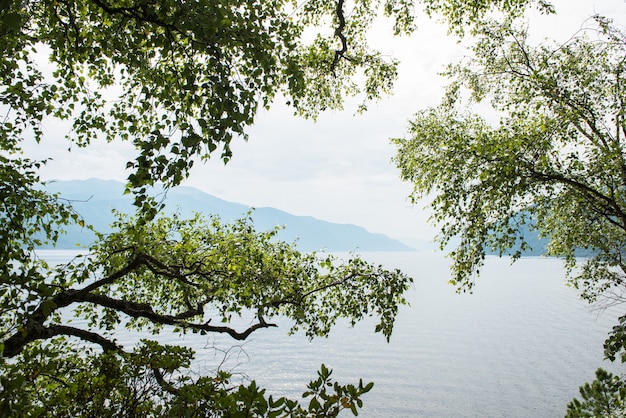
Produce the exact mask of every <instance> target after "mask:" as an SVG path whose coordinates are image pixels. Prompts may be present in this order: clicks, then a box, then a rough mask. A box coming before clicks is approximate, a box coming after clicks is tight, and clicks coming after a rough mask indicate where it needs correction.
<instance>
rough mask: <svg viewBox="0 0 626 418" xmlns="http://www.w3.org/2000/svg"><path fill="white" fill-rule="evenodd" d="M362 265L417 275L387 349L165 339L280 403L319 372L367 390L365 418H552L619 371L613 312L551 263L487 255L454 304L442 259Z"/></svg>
mask: <svg viewBox="0 0 626 418" xmlns="http://www.w3.org/2000/svg"><path fill="white" fill-rule="evenodd" d="M42 254H43V253H42ZM44 256H45V257H46V258H48V259H50V257H57V256H58V257H57V258H55V260H54V261H62V260H63V259H65V260H66V259H67V257H68V255H67V254H60V253H55V252H46V253H45V254H44ZM63 257H65V258H63ZM365 257H366V258H368V259H370V260H371V261H375V262H376V263H382V264H384V265H385V266H386V267H388V268H396V267H397V268H400V269H402V270H403V271H404V272H405V273H407V274H409V275H412V276H413V277H414V278H415V286H414V288H413V289H411V290H410V291H409V293H408V295H407V296H408V299H409V300H410V302H411V306H410V307H405V308H403V309H402V310H401V312H400V314H399V317H398V320H397V322H396V325H395V329H394V333H393V336H392V339H391V342H390V343H387V342H386V341H385V339H384V338H383V336H382V335H379V334H374V333H373V321H366V322H364V323H361V324H359V325H358V326H357V327H356V328H354V329H352V328H350V327H349V326H347V324H340V325H338V326H337V327H336V329H335V330H334V332H333V333H332V334H331V336H330V337H329V338H328V339H317V340H314V341H312V342H309V341H308V340H307V339H306V337H304V336H303V335H294V336H287V329H288V326H287V324H284V325H285V326H281V327H279V328H274V329H267V330H260V331H258V332H256V333H255V334H253V335H252V336H251V337H250V339H249V340H248V341H246V342H245V343H244V344H243V345H237V344H238V343H236V342H233V341H232V340H229V339H227V338H226V337H222V336H218V337H213V336H210V337H207V336H204V337H200V336H197V335H185V336H178V335H164V336H163V337H164V340H163V341H164V342H168V343H183V344H189V345H191V346H193V347H194V348H195V349H196V350H197V355H196V357H197V361H196V364H195V366H194V367H195V368H196V369H198V370H200V371H202V370H214V369H215V368H216V367H218V366H219V365H220V362H222V361H223V360H224V359H225V358H226V362H225V363H224V364H222V365H221V367H224V368H226V369H231V370H232V371H233V372H237V373H242V375H244V376H245V375H248V376H250V377H253V378H254V379H255V380H257V382H258V383H259V384H260V385H261V386H264V387H266V388H268V391H269V392H270V393H274V394H277V395H289V396H299V395H300V394H301V393H302V392H303V391H304V390H305V385H306V383H307V382H308V381H309V380H311V379H313V378H314V377H315V376H316V371H317V370H318V369H319V365H320V364H321V363H325V364H326V365H327V366H329V367H330V368H332V369H333V370H334V376H335V377H336V378H338V379H339V380H340V381H341V382H343V383H351V382H354V383H356V382H358V379H359V378H363V380H364V381H366V382H367V381H374V382H375V386H374V389H373V390H372V392H370V393H368V394H367V395H365V397H364V401H365V406H364V409H363V412H362V413H361V414H360V416H363V417H384V416H386V417H452V416H455V417H503V416H506V417H529V416H533V417H559V416H563V414H564V411H565V405H566V404H567V402H568V401H569V400H570V399H571V398H572V397H574V396H577V395H578V387H579V386H580V385H581V384H582V383H584V382H586V381H589V380H592V379H593V377H594V371H595V369H596V368H597V367H605V368H608V369H611V370H614V371H619V369H618V368H617V366H615V365H612V364H610V363H603V362H602V357H603V354H602V343H603V341H604V339H605V338H606V335H607V333H608V332H609V330H610V329H611V327H612V325H613V324H614V323H615V322H616V317H617V316H618V314H619V309H618V308H619V307H617V308H613V309H610V310H608V311H605V312H603V313H602V314H599V313H598V312H594V311H592V310H591V309H590V308H589V306H588V305H586V304H585V303H584V302H582V301H580V300H578V298H577V294H576V292H575V291H574V290H572V289H569V288H566V287H565V286H564V280H563V276H564V272H563V268H562V265H561V262H560V261H558V260H554V259H541V258H525V259H522V260H520V261H518V262H517V263H515V264H514V265H513V266H510V265H509V261H508V260H506V259H498V258H490V259H488V261H487V265H486V267H485V268H483V269H482V272H481V277H480V278H479V279H478V280H477V286H476V288H475V291H474V294H472V295H467V294H461V295H459V294H456V293H455V289H454V288H453V287H452V286H450V285H448V284H446V282H447V279H448V276H449V273H448V270H447V261H446V260H445V259H443V257H442V256H441V255H440V254H432V253H406V252H403V253H371V254H366V255H365ZM51 261H53V260H51ZM135 340H136V336H134V335H129V334H123V335H120V336H119V338H118V341H120V342H123V343H127V344H130V343H131V342H132V341H135Z"/></svg>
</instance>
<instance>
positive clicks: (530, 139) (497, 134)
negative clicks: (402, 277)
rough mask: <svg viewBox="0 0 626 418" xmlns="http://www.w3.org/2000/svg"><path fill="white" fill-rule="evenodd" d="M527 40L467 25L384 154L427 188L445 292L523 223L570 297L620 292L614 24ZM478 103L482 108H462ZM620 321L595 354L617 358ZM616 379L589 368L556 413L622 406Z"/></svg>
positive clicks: (625, 204)
mask: <svg viewBox="0 0 626 418" xmlns="http://www.w3.org/2000/svg"><path fill="white" fill-rule="evenodd" d="M527 39H528V34H527V32H526V31H525V30H522V29H518V28H516V27H515V26H514V25H512V24H511V23H508V24H505V25H502V24H498V23H495V22H494V23H492V24H486V25H484V26H483V27H481V28H480V31H479V41H478V42H477V44H476V46H475V47H474V50H473V52H474V56H473V57H472V58H469V59H468V60H467V61H464V62H461V63H458V64H456V65H451V66H449V68H448V69H447V75H448V76H449V77H451V78H452V83H451V85H450V86H449V88H448V91H447V94H446V96H445V99H444V101H443V103H442V104H441V105H440V106H439V107H437V108H432V109H426V110H424V111H421V112H420V113H418V114H417V115H416V116H415V117H414V119H413V121H412V122H411V126H410V131H409V137H408V138H404V139H396V140H394V142H395V144H396V145H397V155H396V158H395V162H396V164H397V165H398V167H399V168H400V170H401V176H402V178H403V179H404V180H406V181H410V182H411V183H413V185H414V190H413V194H412V198H413V199H415V200H417V199H419V198H422V197H426V196H428V197H429V198H431V199H432V200H431V207H432V209H433V213H434V215H433V220H434V221H435V222H437V223H438V224H440V226H441V235H440V236H439V242H440V243H441V246H442V247H443V246H445V245H447V244H453V245H454V246H455V248H454V249H453V250H452V252H451V253H450V256H451V258H452V260H453V264H452V279H451V282H452V283H454V284H455V285H457V287H458V289H459V291H467V290H471V289H472V286H473V284H474V278H475V277H476V275H477V274H478V272H479V269H480V267H481V266H482V264H483V262H484V259H485V253H486V251H487V250H489V251H495V252H496V253H498V254H500V255H503V254H504V253H507V252H510V251H512V252H513V258H514V259H516V258H518V257H520V256H521V254H522V253H523V251H525V250H527V249H528V247H529V244H528V242H527V241H526V239H527V236H525V231H527V230H529V229H530V230H531V231H534V232H535V233H537V234H539V235H541V236H544V237H547V238H549V245H548V247H547V254H548V255H553V256H559V257H563V258H564V260H565V264H566V266H567V268H568V278H569V283H570V284H571V285H572V286H573V287H575V288H577V289H579V290H580V291H581V295H582V297H583V298H584V299H586V300H588V301H589V302H596V301H599V300H600V301H602V300H609V301H610V302H611V303H616V302H623V301H624V297H623V295H624V283H625V279H626V264H625V263H624V255H625V251H626V122H625V117H626V101H625V100H624V98H625V97H626V90H625V83H624V79H625V77H626V34H624V33H623V32H621V31H620V30H619V29H617V28H616V26H614V25H613V24H612V22H611V21H610V20H608V19H605V18H602V17H599V16H596V17H594V18H593V19H592V20H590V21H589V22H587V26H586V27H584V28H583V29H582V30H581V31H580V32H579V33H578V34H576V36H574V37H572V38H571V39H570V40H569V41H568V42H566V43H564V44H560V45H554V44H543V45H539V46H534V47H533V46H530V45H529V44H528V41H527ZM478 102H488V103H489V104H490V105H491V113H490V114H489V115H486V116H480V115H478V114H476V113H474V112H472V111H471V109H472V106H473V105H474V104H475V103H478ZM581 251H585V254H586V255H587V256H586V257H584V258H580V257H579V256H580V254H581ZM605 298H606V299H605ZM624 321H626V317H622V318H620V325H618V326H616V327H615V328H614V329H613V332H612V333H611V335H610V337H609V339H608V340H607V341H606V343H605V356H606V357H607V358H608V359H611V360H614V359H615V358H616V356H618V355H621V359H622V361H624V359H626V357H625V355H624V353H626V338H625V336H626V333H624ZM607 388H609V389H610V391H608V389H607ZM623 388H624V382H623V381H621V379H620V378H619V377H616V376H613V375H611V374H609V373H607V372H605V371H598V374H597V380H596V381H595V382H593V384H591V385H586V386H584V387H582V388H581V395H582V396H583V399H584V401H583V402H580V401H574V402H573V403H571V404H570V405H569V407H568V408H569V409H568V414H569V416H572V417H574V416H596V415H593V414H592V415H589V414H590V412H589V411H590V410H596V411H600V410H603V408H605V407H610V409H611V410H612V411H613V412H611V413H617V414H618V415H616V416H623V412H624V404H623V397H624V389H623ZM608 392H610V393H608ZM608 398H610V399H611V401H610V402H609V403H608V404H607V403H606V402H605V400H606V399H608ZM607 405H608V406H607ZM594 414H595V412H594ZM602 415H603V416H605V415H604V413H603V414H602ZM610 416H613V415H610Z"/></svg>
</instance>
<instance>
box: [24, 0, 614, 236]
mask: <svg viewBox="0 0 626 418" xmlns="http://www.w3.org/2000/svg"><path fill="white" fill-rule="evenodd" d="M553 3H554V4H555V6H556V9H557V14H556V15H554V16H550V17H544V16H539V15H538V14H536V13H531V14H530V15H529V16H528V24H529V26H530V31H531V34H533V35H534V36H535V37H536V38H537V39H538V40H540V39H542V38H543V37H549V38H552V39H557V40H560V41H565V40H566V39H568V38H569V37H570V36H571V35H572V34H574V33H575V32H576V30H577V29H579V28H580V27H581V25H582V24H583V22H584V20H585V19H586V18H588V17H589V16H591V15H593V14H595V13H599V14H603V15H606V16H609V17H612V18H613V19H614V20H615V22H616V23H617V24H618V25H621V26H626V0H598V1H592V0H559V1H554V2H553ZM417 23H418V30H417V32H416V33H415V34H414V35H412V36H411V37H403V38H392V37H390V36H388V35H387V31H386V30H384V29H381V28H379V29H377V31H376V37H375V39H372V45H373V46H377V47H378V48H379V49H380V50H381V51H382V52H383V53H384V54H387V55H389V56H392V57H394V58H397V59H399V60H400V61H401V66H400V69H399V77H398V81H397V82H396V87H395V90H394V94H393V95H392V96H389V97H386V98H384V99H382V100H381V101H379V102H378V103H376V104H371V105H370V106H369V110H368V111H367V112H366V113H364V114H360V115H357V114H355V109H356V106H357V104H358V100H349V101H348V103H347V104H346V107H345V110H343V111H332V112H327V113H324V114H322V115H321V116H320V117H319V118H318V120H317V121H316V122H313V121H310V120H304V119H302V118H298V117H295V116H293V115H292V111H291V110H289V109H288V108H286V107H284V106H282V105H280V104H276V105H275V106H274V107H273V108H272V109H271V110H270V111H263V112H261V113H260V114H259V116H258V118H257V121H256V123H255V125H254V126H252V127H251V128H250V129H249V131H248V132H249V140H248V141H247V142H245V141H243V140H237V141H235V142H234V143H233V144H232V150H233V158H232V159H231V161H230V162H229V163H228V164H227V165H224V164H223V163H222V161H221V160H220V159H219V158H218V156H215V158H211V159H210V160H208V161H207V162H206V163H204V164H200V163H197V164H196V165H195V166H194V168H193V170H192V173H191V175H190V178H189V179H188V180H187V181H186V182H185V184H184V185H186V186H191V187H195V188H198V189H200V190H202V191H205V192H207V193H210V194H212V195H215V196H217V197H219V198H222V199H224V200H228V201H232V202H238V203H242V204H245V205H248V206H251V207H266V206H271V207H275V208H277V209H281V210H284V211H286V212H289V213H292V214H294V215H307V216H313V217H316V218H318V219H323V220H326V221H330V222H337V223H351V224H356V225H359V226H362V227H364V228H366V229H367V230H369V231H370V232H377V233H383V234H385V235H387V236H389V237H392V238H395V239H398V240H400V241H402V242H404V243H407V244H409V245H412V246H415V247H417V248H422V247H425V246H427V244H428V243H431V242H432V241H433V238H434V236H435V235H436V233H437V229H436V228H435V227H434V226H433V225H431V224H429V223H428V221H427V218H428V216H429V211H428V209H427V208H426V202H418V203H416V204H411V203H410V202H409V200H408V196H409V194H410V192H411V185H410V184H408V183H404V182H402V181H401V180H400V177H399V170H398V169H397V168H396V167H395V166H394V165H393V164H392V162H391V159H392V157H393V156H394V154H395V148H394V146H393V145H392V144H391V143H390V138H394V137H402V136H404V135H405V133H406V129H407V127H408V123H409V120H410V118H411V116H412V115H413V114H415V113H416V112H418V111H419V110H420V109H424V108H427V107H430V106H436V105H437V104H438V103H439V101H440V99H441V96H442V94H443V90H444V88H445V86H446V84H447V80H446V79H445V78H443V77H441V76H439V75H438V73H439V72H440V71H442V70H443V68H444V67H445V65H446V64H447V63H451V62H455V61H457V60H459V59H460V58H462V57H463V56H464V55H466V52H465V49H464V45H463V44H459V43H457V41H456V39H455V38H452V37H449V36H447V35H446V30H447V29H446V27H445V26H444V25H442V24H439V23H437V22H436V21H434V20H430V19H427V18H426V17H423V16H422V17H420V18H419V19H418V22H417ZM389 32H390V31H389ZM44 129H46V130H47V131H48V132H50V133H51V134H50V135H48V137H47V138H45V139H44V141H42V143H40V144H38V145H33V144H26V146H25V151H26V154H27V155H28V156H31V157H33V158H45V157H50V156H52V158H53V160H52V161H50V162H49V163H48V164H47V165H46V166H45V168H44V169H43V170H42V172H41V176H42V178H43V179H45V180H50V179H59V180H69V179H87V178H92V177H96V178H102V179H114V180H119V181H124V180H125V179H126V177H127V176H128V172H126V171H125V165H126V162H127V161H128V160H129V159H130V158H132V156H134V155H135V152H134V150H133V149H132V146H131V145H130V144H128V143H113V144H106V143H98V142H95V143H93V144H92V145H91V146H89V147H87V148H86V149H76V148H73V149H72V151H71V152H67V148H68V143H67V142H65V141H64V140H63V135H62V133H65V130H64V129H63V127H61V126H55V124H54V123H48V124H47V125H44Z"/></svg>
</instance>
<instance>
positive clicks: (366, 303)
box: [0, 0, 549, 416]
mask: <svg viewBox="0 0 626 418" xmlns="http://www.w3.org/2000/svg"><path fill="white" fill-rule="evenodd" d="M416 3H420V4H422V5H423V6H424V8H425V10H426V12H427V13H429V14H433V15H434V14H440V15H441V16H442V17H443V19H444V20H445V21H447V22H448V23H449V25H450V28H451V30H452V31H455V32H457V33H462V32H463V29H464V28H465V27H471V28H472V30H475V29H476V28H478V27H480V25H481V22H482V19H483V17H484V15H485V14H487V13H489V12H494V11H495V12H499V13H503V14H504V15H507V16H519V15H520V14H521V13H522V12H523V10H524V8H525V7H526V6H528V5H532V4H538V5H539V7H541V8H543V9H544V10H549V6H547V5H546V4H544V3H543V2H542V1H533V0H515V1H509V0H507V1H500V0H485V1H474V2H471V4H470V6H471V7H468V3H467V2H458V1H453V0H423V1H422V2H416ZM414 8H415V4H414V2H412V1H408V0H385V1H374V2H371V1H364V0H356V1H354V2H351V3H346V2H345V1H344V0H310V1H307V2H303V3H297V2H293V1H283V0H263V1H261V0H250V1H237V0H217V1H214V0H211V1H207V0H197V1H193V2H181V1H174V0H164V1H154V0H74V1H72V0H53V1H35V0H5V1H2V2H0V112H1V113H2V119H1V120H0V160H2V161H1V162H2V164H1V166H0V198H1V199H0V221H1V222H0V352H1V353H2V357H0V384H1V385H2V391H1V392H0V415H9V416H11V415H13V416H15V415H18V416H19V415H34V416H36V415H46V414H48V415H54V416H76V415H101V416H186V415H187V416H231V415H235V416H248V415H259V416H285V415H289V416H334V415H336V414H338V413H339V412H340V411H341V410H344V409H349V410H351V411H352V413H354V414H356V413H357V408H360V407H361V405H362V401H361V399H360V396H361V395H362V394H364V393H366V392H368V391H369V390H370V389H371V387H372V385H371V384H363V383H362V382H360V383H359V385H347V386H342V385H339V384H335V383H334V382H333V381H332V379H331V372H330V370H328V369H327V368H325V367H322V368H321V370H320V372H319V376H318V379H317V380H315V381H313V382H311V384H310V385H309V390H308V391H307V392H306V393H305V397H308V398H310V401H309V402H308V404H307V405H301V404H300V403H298V402H296V401H291V400H288V399H284V398H280V399H272V397H271V396H270V397H267V396H266V395H265V391H264V390H263V389H260V388H258V387H257V386H256V384H254V382H252V383H251V384H249V385H248V386H243V385H241V386H237V385H236V384H234V383H233V382H232V381H231V380H230V376H229V375H228V373H226V372H223V371H222V372H220V373H218V375H216V376H201V377H198V376H195V375H192V374H190V373H188V372H189V370H188V368H189V365H190V362H191V360H192V358H193V352H192V351H191V350H189V349H187V348H184V347H177V346H167V345H162V344H160V343H159V342H157V341H151V340H143V341H142V342H141V343H140V344H137V345H135V346H133V347H123V346H121V345H120V344H119V343H118V342H117V341H116V338H115V337H116V335H117V332H118V331H119V328H120V327H122V326H124V327H126V328H130V329H131V330H148V331H151V332H153V333H156V334H158V333H159V332H163V331H174V332H183V333H184V332H199V333H204V332H218V333H226V334H228V335H230V336H232V337H233V338H235V339H244V338H246V337H247V336H248V335H250V333H252V332H255V331H256V330H259V329H261V328H266V327H270V326H273V323H272V322H271V321H272V318H274V317H276V316H287V317H289V318H291V319H292V320H293V324H294V328H293V331H295V330H296V329H302V330H304V332H306V333H307V335H309V336H311V337H312V336H318V335H321V336H323V335H327V333H328V332H329V330H330V328H331V327H332V325H333V324H334V323H335V321H336V320H337V319H338V318H348V320H350V321H351V322H353V323H354V322H355V321H358V320H360V319H361V318H363V317H364V316H369V315H375V316H377V317H378V318H379V323H378V325H377V327H376V330H377V331H380V332H382V333H383V334H384V335H385V336H386V337H387V338H389V336H390V334H391V331H392V325H393V319H394V317H395V314H396V313H397V309H398V305H399V304H402V303H404V300H403V299H402V293H403V291H404V290H406V288H407V286H408V285H409V283H410V279H409V278H407V277H405V276H404V275H403V274H401V273H400V272H397V271H395V272H390V271H386V270H384V269H382V268H381V267H379V266H378V267H377V266H374V265H370V264H368V263H365V262H364V261H362V260H361V259H359V258H358V257H355V258H353V259H352V260H347V261H346V262H338V261H336V260H333V259H331V258H328V257H321V258H320V257H319V256H317V255H315V254H307V255H305V254H301V253H299V252H297V251H296V250H295V248H294V247H293V246H291V245H287V244H284V243H278V242H276V241H275V240H273V237H274V232H272V231H270V232H265V233H263V232H262V233H258V232H255V231H254V230H253V229H252V226H251V225H250V224H249V222H248V221H247V220H241V221H239V222H235V223H234V224H232V225H222V224H221V223H220V222H219V221H218V220H215V219H212V220H209V221H205V220H202V219H200V218H196V219H191V220H183V219H178V218H177V217H173V218H160V217H158V216H157V215H158V209H159V206H158V205H157V204H155V203H154V201H152V200H151V199H149V198H148V196H147V188H148V187H149V186H152V185H155V184H157V183H160V184H162V185H163V186H164V187H165V188H166V189H167V188H169V187H173V186H176V185H178V184H179V183H181V182H182V181H183V180H184V179H185V178H186V177H187V175H188V174H189V170H190V169H191V167H192V166H193V164H194V161H197V160H198V159H206V158H209V156H211V155H214V154H215V153H219V154H220V155H221V157H222V159H223V160H224V161H228V160H229V159H230V158H231V151H230V143H231V141H232V140H234V139H235V138H237V137H243V138H245V135H246V128H247V127H249V126H250V125H251V124H252V123H253V122H254V117H255V115H256V112H257V110H258V109H259V108H260V107H269V106H270V105H271V104H272V103H273V102H274V101H276V100H278V99H282V100H285V101H286V102H287V103H288V104H289V105H291V106H292V107H293V109H294V112H295V113H296V114H299V115H302V116H305V117H315V116H316V115H317V114H318V113H319V112H321V111H323V110H325V109H338V108H341V106H342V104H343V100H344V99H345V98H346V97H348V96H360V97H361V98H362V100H363V109H364V108H365V106H366V104H367V103H368V102H369V101H371V100H375V99H377V98H378V97H380V95H382V94H385V93H388V92H389V91H390V90H391V88H392V84H393V80H394V78H395V76H396V66H397V62H396V61H394V60H391V59H389V58H388V57H385V56H383V55H382V54H381V53H380V52H378V51H375V50H372V49H371V48H370V47H369V46H368V37H367V35H368V30H369V28H370V27H371V24H372V22H373V20H374V18H375V17H376V16H377V15H378V14H379V13H382V14H385V15H387V16H391V17H392V18H393V21H394V32H395V33H396V34H400V33H410V32H411V31H412V30H413V29H414V13H415V10H414ZM58 122H65V124H62V123H58ZM49 126H69V127H68V128H67V129H68V131H67V132H50V130H48V129H45V128H46V127H49ZM51 134H56V135H58V134H65V135H66V137H67V139H68V145H69V147H70V148H71V147H73V146H79V147H86V146H89V144H91V143H92V142H94V141H98V140H103V141H109V142H112V141H117V140H122V141H130V142H132V143H133V144H134V146H135V149H136V155H135V156H133V157H131V158H130V159H129V161H128V163H127V169H128V170H129V171H130V174H129V176H128V191H129V192H130V191H132V192H134V193H135V196H136V201H135V203H136V205H137V206H138V208H139V210H138V215H137V218H136V219H125V218H120V220H119V222H118V223H117V224H116V225H115V228H116V229H115V232H113V233H111V234H110V235H101V236H100V239H99V241H98V242H97V243H96V244H95V245H94V246H93V247H92V248H91V249H90V250H89V252H88V254H89V255H88V256H86V257H85V258H79V259H76V260H74V261H72V262H71V263H69V264H66V265H62V266H50V265H48V264H47V263H46V262H45V260H41V259H40V258H39V257H38V256H37V252H36V248H37V247H39V246H41V245H42V244H44V243H49V244H54V243H55V242H56V240H57V238H58V235H59V234H61V233H63V228H64V227H65V226H67V225H69V224H79V225H81V226H84V227H86V228H89V226H88V225H84V222H83V221H82V220H81V218H80V216H79V214H77V213H75V212H74V211H73V209H72V207H71V204H70V202H66V201H63V200H62V199H60V198H59V197H58V196H54V195H49V194H47V193H45V192H43V191H41V190H42V187H41V181H40V179H39V176H38V168H39V167H40V165H41V164H44V163H45V161H43V162H35V161H31V160H29V159H28V158H25V157H23V156H22V155H21V153H22V143H23V141H25V140H26V139H32V138H34V140H35V141H37V142H44V141H45V140H46V137H47V136H48V135H51ZM68 314H71V315H69V316H72V315H73V316H74V317H75V319H77V321H75V322H73V323H72V322H70V321H69V318H68ZM239 315H249V316H251V317H253V318H255V319H254V320H253V322H250V324H251V325H250V326H248V327H246V328H244V329H237V328H236V327H234V326H233V325H232V324H231V323H230V320H231V318H233V317H236V316H239ZM212 319H213V320H214V321H212ZM81 324H82V325H83V326H81Z"/></svg>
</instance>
